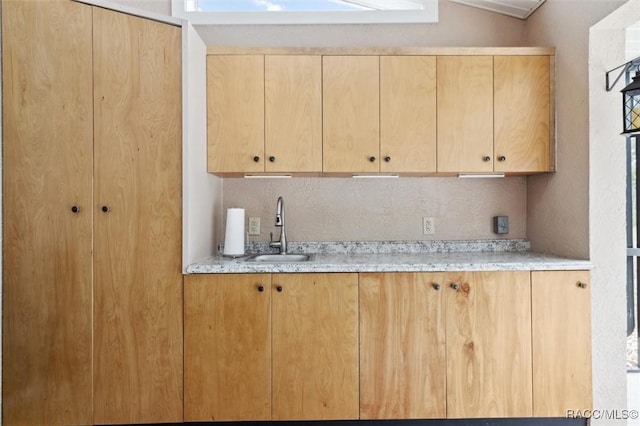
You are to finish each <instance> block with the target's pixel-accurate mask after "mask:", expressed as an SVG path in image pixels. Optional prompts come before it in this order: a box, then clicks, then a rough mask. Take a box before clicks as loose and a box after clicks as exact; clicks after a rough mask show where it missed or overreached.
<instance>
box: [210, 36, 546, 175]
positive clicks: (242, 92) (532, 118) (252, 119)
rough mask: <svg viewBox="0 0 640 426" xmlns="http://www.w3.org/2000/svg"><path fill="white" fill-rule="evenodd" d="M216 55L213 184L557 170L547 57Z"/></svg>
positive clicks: (540, 52) (442, 52)
mask: <svg viewBox="0 0 640 426" xmlns="http://www.w3.org/2000/svg"><path fill="white" fill-rule="evenodd" d="M218 50H220V48H212V49H211V50H210V53H209V55H208V57H207V68H208V71H207V75H208V78H207V79H208V89H207V98H208V123H209V124H208V138H209V160H208V162H209V166H208V167H209V171H210V172H211V173H217V174H223V175H225V174H226V175H233V174H240V173H263V172H264V173H320V172H322V173H326V174H328V175H352V174H354V173H365V174H369V173H374V174H375V173H398V174H403V175H408V176H411V175H417V176H425V175H431V174H442V175H451V174H457V173H493V172H504V173H511V174H521V173H524V174H527V173H543V172H549V171H554V170H555V160H554V146H553V144H554V135H553V132H554V118H553V96H554V93H553V87H552V84H553V75H552V74H553V51H552V50H550V49H542V48H540V49H536V48H533V49H529V50H528V51H527V52H524V48H523V49H502V50H500V49H497V48H496V49H475V50H474V51H473V53H471V52H470V51H469V50H468V49H445V48H441V49H436V48H432V49H428V48H425V49H419V50H418V51H416V49H406V50H407V53H404V52H403V50H402V49H395V50H394V51H393V52H389V51H386V50H384V49H369V50H364V51H363V50H360V51H358V52H357V53H351V52H350V51H349V50H346V49H345V50H344V52H341V51H338V52H335V51H334V50H331V49H311V50H309V49H298V50H296V49H268V50H266V53H264V54H262V53H260V52H265V50H264V49H263V50H262V51H261V50H260V49H244V50H243V49H235V50H233V49H231V50H227V51H225V50H224V49H222V52H218ZM225 52H226V53H225ZM247 52H248V53H247ZM367 52H370V54H367ZM421 52H424V53H421Z"/></svg>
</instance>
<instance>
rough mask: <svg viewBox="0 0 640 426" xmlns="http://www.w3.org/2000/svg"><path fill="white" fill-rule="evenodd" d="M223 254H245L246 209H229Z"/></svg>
mask: <svg viewBox="0 0 640 426" xmlns="http://www.w3.org/2000/svg"><path fill="white" fill-rule="evenodd" d="M223 254H224V255H225V256H243V255H244V209H227V228H226V231H225V234H224V251H223Z"/></svg>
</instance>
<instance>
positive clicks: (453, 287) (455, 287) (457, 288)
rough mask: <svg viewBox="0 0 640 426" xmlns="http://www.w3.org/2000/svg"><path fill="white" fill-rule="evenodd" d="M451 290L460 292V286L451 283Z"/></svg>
mask: <svg viewBox="0 0 640 426" xmlns="http://www.w3.org/2000/svg"><path fill="white" fill-rule="evenodd" d="M451 288H452V289H454V290H455V291H458V290H460V284H458V283H453V284H451Z"/></svg>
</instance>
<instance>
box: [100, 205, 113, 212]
mask: <svg viewBox="0 0 640 426" xmlns="http://www.w3.org/2000/svg"><path fill="white" fill-rule="evenodd" d="M109 210H111V209H110V208H109V206H102V212H103V213H108V212H109Z"/></svg>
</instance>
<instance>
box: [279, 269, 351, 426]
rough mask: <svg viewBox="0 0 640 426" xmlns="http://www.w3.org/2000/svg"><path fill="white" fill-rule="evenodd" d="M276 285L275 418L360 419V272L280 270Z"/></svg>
mask: <svg viewBox="0 0 640 426" xmlns="http://www.w3.org/2000/svg"><path fill="white" fill-rule="evenodd" d="M278 286H281V287H282V291H281V292H278V291H277V287H278ZM272 287H273V288H274V289H276V290H274V293H273V295H272V323H273V335H272V342H273V343H272V344H273V355H272V356H273V361H272V368H273V370H272V371H273V376H272V389H273V410H272V418H273V419H274V420H311V419H315V420H330V419H357V418H358V275H357V274H276V275H273V277H272Z"/></svg>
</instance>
